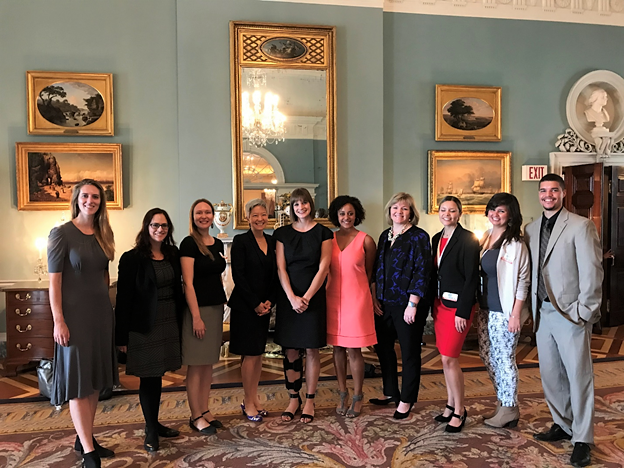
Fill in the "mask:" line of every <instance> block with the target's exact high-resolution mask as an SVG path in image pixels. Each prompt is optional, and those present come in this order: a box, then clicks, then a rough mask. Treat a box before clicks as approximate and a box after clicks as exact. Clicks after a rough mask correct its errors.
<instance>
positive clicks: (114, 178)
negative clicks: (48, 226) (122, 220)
mask: <svg viewBox="0 0 624 468" xmlns="http://www.w3.org/2000/svg"><path fill="white" fill-rule="evenodd" d="M15 158H16V172H17V209H18V210H20V211H22V210H23V211H47V210H68V209H69V201H70V199H71V193H72V188H73V187H74V185H76V184H77V183H78V182H80V181H81V180H82V179H94V180H96V181H98V182H99V183H100V184H102V187H104V192H105V194H106V206H107V208H109V209H113V210H122V209H123V188H122V179H121V145H120V144H116V143H111V144H108V143H16V144H15Z"/></svg>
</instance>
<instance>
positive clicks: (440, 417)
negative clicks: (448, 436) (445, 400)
mask: <svg viewBox="0 0 624 468" xmlns="http://www.w3.org/2000/svg"><path fill="white" fill-rule="evenodd" d="M446 409H450V410H451V414H449V415H448V416H444V413H442V414H438V415H437V416H436V417H435V418H433V419H434V421H438V422H441V423H447V422H450V421H451V418H452V417H453V413H454V412H455V408H453V407H452V406H451V405H446Z"/></svg>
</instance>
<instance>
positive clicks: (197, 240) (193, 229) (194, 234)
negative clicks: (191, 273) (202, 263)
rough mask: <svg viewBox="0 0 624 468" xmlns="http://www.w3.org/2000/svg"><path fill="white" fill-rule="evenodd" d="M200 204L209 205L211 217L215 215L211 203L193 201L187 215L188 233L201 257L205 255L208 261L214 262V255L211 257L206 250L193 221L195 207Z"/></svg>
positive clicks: (204, 200)
mask: <svg viewBox="0 0 624 468" xmlns="http://www.w3.org/2000/svg"><path fill="white" fill-rule="evenodd" d="M200 203H206V204H208V205H210V209H212V215H213V216H214V214H215V210H214V206H213V205H212V203H210V201H208V200H206V199H205V198H200V199H199V200H195V201H194V202H193V204H192V205H191V212H190V213H189V218H190V220H189V232H190V234H191V237H192V238H193V240H194V241H195V243H196V244H197V248H198V249H199V251H200V252H201V253H202V255H207V256H208V258H210V260H214V255H212V252H211V251H210V250H208V247H206V244H204V241H203V240H202V235H201V234H200V233H199V229H198V228H197V225H196V224H195V220H194V219H193V211H195V207H196V206H197V205H199V204H200Z"/></svg>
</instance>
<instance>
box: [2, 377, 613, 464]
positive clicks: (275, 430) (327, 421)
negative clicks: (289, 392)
mask: <svg viewBox="0 0 624 468" xmlns="http://www.w3.org/2000/svg"><path fill="white" fill-rule="evenodd" d="M520 400H521V413H522V414H521V419H520V423H519V425H518V427H517V428H515V429H494V428H489V427H487V426H485V425H483V422H482V420H483V417H482V415H483V414H485V413H487V412H489V411H491V410H492V408H493V407H494V404H495V399H494V398H493V397H480V398H472V399H469V400H468V401H467V404H468V407H467V408H468V420H467V423H466V427H465V428H464V430H463V431H462V432H461V433H460V434H448V433H445V432H444V424H438V423H436V422H435V421H434V420H433V417H434V416H435V415H436V414H438V413H439V412H440V411H441V409H442V408H443V406H444V402H443V401H424V402H421V403H418V404H417V405H415V406H414V409H413V410H412V414H411V415H410V417H409V418H407V419H405V420H402V421H396V420H394V419H393V418H392V413H393V411H394V408H378V407H374V406H372V405H367V406H365V408H364V411H363V413H362V415H361V416H360V417H358V418H355V419H352V420H349V419H345V418H344V417H340V416H338V415H336V413H335V412H334V410H333V408H321V409H318V410H317V411H316V418H315V420H314V421H313V422H312V423H310V424H307V425H305V424H302V423H300V422H298V420H297V421H295V422H291V423H288V424H286V423H282V422H281V419H280V418H279V411H274V412H273V413H272V414H271V416H270V417H269V418H266V419H265V420H264V422H262V423H252V422H249V421H247V420H246V419H244V418H243V417H242V416H238V415H236V416H233V415H232V416H226V417H223V418H220V419H221V420H222V422H223V423H224V424H225V428H224V429H222V430H220V431H219V432H218V434H217V435H215V436H211V437H205V436H202V435H199V434H198V433H197V432H193V431H191V429H190V428H189V426H188V424H187V423H186V421H181V420H178V421H175V422H167V424H168V425H169V426H172V427H175V428H178V429H180V431H181V435H180V437H178V438H174V439H161V449H160V451H159V452H157V453H156V454H147V453H146V452H145V451H144V450H143V425H142V424H138V423H136V422H135V423H132V424H118V425H108V426H106V427H99V428H97V429H96V435H97V438H98V441H99V442H100V443H101V444H102V445H104V446H106V447H110V448H112V449H114V450H115V451H116V457H115V458H112V459H109V460H104V461H103V464H102V466H105V467H119V468H121V467H155V468H165V467H175V468H187V467H188V468H190V467H198V468H217V467H245V466H248V467H271V468H273V467H275V468H277V467H279V468H316V467H328V468H343V467H362V468H369V467H371V468H374V467H440V468H451V467H452V468H472V467H475V468H477V467H478V468H485V467H487V468H495V467H509V468H530V467H548V468H558V467H567V466H570V465H569V458H570V454H571V451H572V446H571V444H570V442H568V441H563V442H557V443H553V444H549V443H541V442H537V441H535V440H534V439H533V437H532V434H533V433H534V432H537V431H542V430H544V429H546V428H547V427H549V425H550V424H551V419H550V413H549V411H548V407H547V406H546V404H545V402H544V400H543V398H542V397H541V395H539V394H530V395H523V396H521V397H520ZM1 409H2V408H0V410H1ZM4 416H6V414H5V415H2V414H1V413H0V421H1V420H2V418H3V417H4ZM595 432H596V447H595V448H594V449H593V450H592V456H593V462H594V463H593V465H592V466H593V467H597V468H603V467H604V468H607V467H609V468H611V467H614V468H615V467H621V466H624V389H623V388H610V389H605V388H603V389H597V390H596V431H595ZM74 438H75V432H74V431H73V430H72V429H62V430H56V431H40V432H30V433H12V434H3V435H2V439H1V441H0V466H3V467H7V468H17V467H20V468H35V467H36V468H64V467H79V466H80V457H79V456H78V455H77V454H76V453H75V452H74V450H73V448H72V446H73V441H74Z"/></svg>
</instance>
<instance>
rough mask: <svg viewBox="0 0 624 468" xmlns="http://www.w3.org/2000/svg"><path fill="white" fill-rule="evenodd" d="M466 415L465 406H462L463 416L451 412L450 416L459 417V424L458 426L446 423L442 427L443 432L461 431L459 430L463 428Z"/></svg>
mask: <svg viewBox="0 0 624 468" xmlns="http://www.w3.org/2000/svg"><path fill="white" fill-rule="evenodd" d="M467 417H468V411H467V410H466V408H464V415H463V416H460V415H459V414H455V413H453V414H452V415H451V418H457V419H459V420H460V421H461V424H460V425H459V426H451V425H450V424H447V425H446V427H445V428H444V432H451V433H456V432H461V430H462V429H463V428H464V424H466V418H467Z"/></svg>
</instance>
